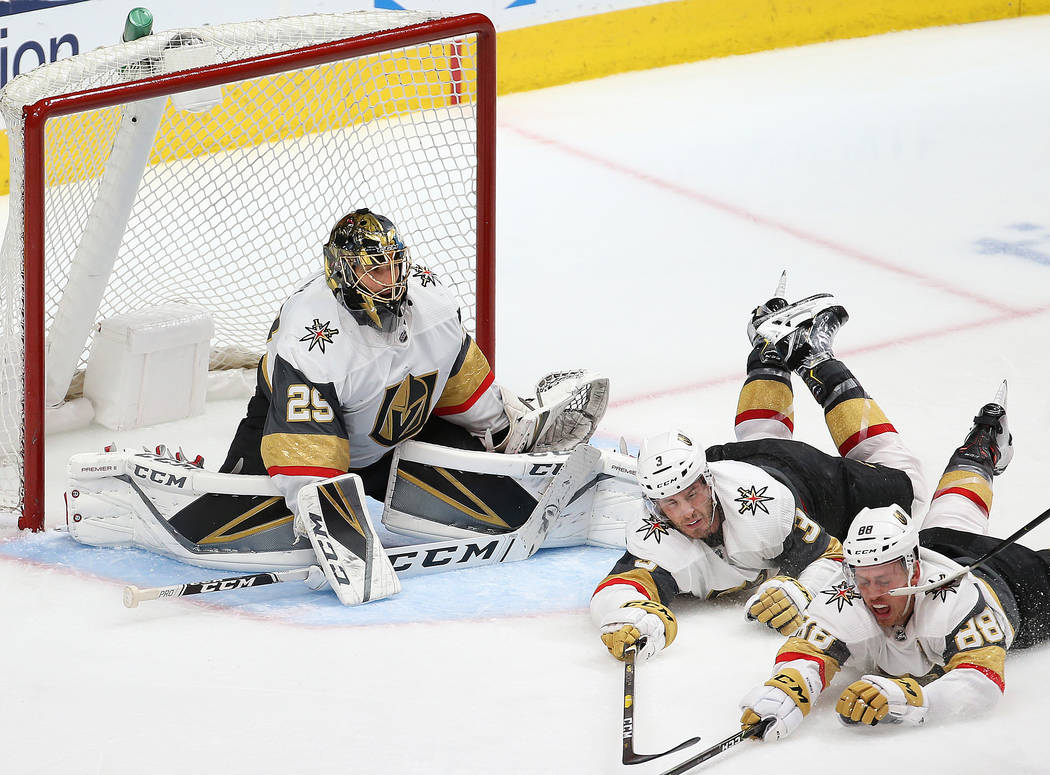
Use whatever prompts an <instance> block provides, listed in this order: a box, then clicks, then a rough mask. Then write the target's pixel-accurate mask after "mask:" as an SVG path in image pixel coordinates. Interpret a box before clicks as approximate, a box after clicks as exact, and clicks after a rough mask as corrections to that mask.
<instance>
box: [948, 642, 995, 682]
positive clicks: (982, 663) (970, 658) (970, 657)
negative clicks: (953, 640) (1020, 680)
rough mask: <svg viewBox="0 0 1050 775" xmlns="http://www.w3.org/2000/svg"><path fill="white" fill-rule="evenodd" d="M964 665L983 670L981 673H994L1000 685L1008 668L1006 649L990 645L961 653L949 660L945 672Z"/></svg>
mask: <svg viewBox="0 0 1050 775" xmlns="http://www.w3.org/2000/svg"><path fill="white" fill-rule="evenodd" d="M964 664H965V665H974V666H976V667H977V668H983V670H982V671H981V672H985V671H989V672H992V673H994V674H995V675H996V676H997V677H998V678H999V681H998V682H997V683H1000V682H1002V680H1003V672H1004V668H1005V666H1006V649H1004V648H1003V647H1002V646H996V645H990V646H981V647H979V648H975V649H966V650H965V651H960V652H959V653H958V654H956V655H955V656H954V657H952V658H951V659H949V660H948V664H946V665H945V666H944V672H945V673H947V672H949V671H951V670H955V669H956V668H957V667H959V665H964ZM986 674H987V673H986ZM993 680H994V679H993Z"/></svg>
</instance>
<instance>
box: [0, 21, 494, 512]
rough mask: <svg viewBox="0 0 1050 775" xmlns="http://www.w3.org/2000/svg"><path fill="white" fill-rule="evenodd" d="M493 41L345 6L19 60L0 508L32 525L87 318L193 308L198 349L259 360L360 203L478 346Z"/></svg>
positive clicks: (484, 311) (0, 360)
mask: <svg viewBox="0 0 1050 775" xmlns="http://www.w3.org/2000/svg"><path fill="white" fill-rule="evenodd" d="M494 59H495V37H494V32H493V30H492V26H491V23H489V22H488V20H487V19H485V18H484V17H483V16H480V15H477V14H470V15H466V16H452V17H446V16H441V15H438V14H433V13H428V12H415V11H360V12H353V13H348V14H339V15H333V14H324V15H312V16H303V17H295V18H286V19H276V20H270V21H260V22H251V23H237V24H227V25H216V26H210V27H201V28H194V29H182V30H178V31H176V32H165V33H154V34H153V35H150V36H147V37H145V38H141V39H139V40H135V41H132V42H129V43H122V44H119V45H115V46H109V47H104V48H99V49H96V50H94V51H91V52H87V53H84V54H80V55H77V56H75V57H71V58H69V59H64V60H60V61H58V62H55V63H52V64H49V65H44V66H41V67H39V68H37V69H35V70H33V71H31V72H29V73H26V74H24V75H22V76H19V77H17V78H15V79H13V80H12V81H11V82H10V83H9V84H8V85H7V87H6V88H5V89H4V91H3V93H2V94H0V110H2V113H3V116H4V121H5V123H6V126H7V130H8V135H9V140H10V147H11V196H10V211H9V222H8V228H7V232H6V235H5V239H4V244H3V253H2V259H0V260H2V261H3V273H2V277H0V305H2V310H0V509H4V510H7V511H9V513H15V514H18V515H19V517H18V524H19V526H20V527H23V528H32V529H39V528H40V527H41V526H42V524H43V522H42V520H43V465H44V456H43V444H44V422H45V411H44V407H45V405H46V406H48V407H51V406H54V405H55V404H58V403H60V402H62V401H64V400H67V399H69V398H72V397H73V396H75V394H76V389H77V383H78V379H77V376H78V374H82V372H83V369H84V368H85V365H86V363H87V357H88V354H89V351H90V350H89V348H90V344H91V337H92V334H93V332H94V331H95V326H96V324H97V323H98V322H99V321H101V320H103V319H104V318H106V317H109V316H111V315H114V314H117V313H121V312H125V311H132V310H140V309H144V308H148V307H152V306H154V305H158V304H162V303H166V302H181V303H187V304H191V305H195V306H199V307H204V308H206V309H207V310H208V311H209V312H210V313H211V315H212V317H213V319H214V324H215V334H214V337H213V339H212V357H211V367H212V368H215V369H222V368H239V367H254V365H255V363H256V362H257V360H258V358H259V356H260V354H261V352H262V350H263V348H264V346H265V341H266V336H267V332H268V330H269V327H270V325H271V323H272V321H273V319H274V318H275V316H276V314H277V311H278V310H279V308H280V305H281V304H282V303H283V301H284V300H285V299H286V298H287V297H288V295H289V294H290V293H291V292H292V291H293V290H294V289H295V288H297V287H298V286H299V285H300V284H301V283H302V281H303V280H304V279H305V278H307V277H309V276H311V275H313V274H316V273H317V272H318V271H320V270H321V269H322V267H323V259H322V254H321V246H322V245H323V243H324V242H325V240H326V239H327V236H328V232H329V231H330V229H331V227H332V225H333V224H334V223H335V221H336V220H337V219H338V218H339V217H340V216H341V215H343V214H344V213H346V212H348V211H349V210H351V209H355V208H357V207H363V206H367V207H369V208H371V209H373V210H374V211H376V212H380V213H383V214H384V215H388V216H389V217H391V218H392V219H393V220H394V221H395V223H397V224H398V227H399V229H400V230H401V232H402V234H403V235H404V236H405V239H406V242H407V243H408V244H409V245H410V246H411V249H412V257H413V261H414V262H416V263H421V264H423V265H425V266H427V267H428V268H430V269H431V270H434V271H435V272H436V273H437V274H438V275H439V276H440V277H441V279H442V281H443V283H444V284H445V285H446V286H449V287H451V288H452V289H453V290H454V292H455V293H456V294H457V296H458V297H459V299H460V301H461V303H462V305H463V316H464V323H465V325H466V326H467V328H468V330H472V331H474V332H475V335H476V338H477V340H478V342H479V344H480V345H481V347H482V349H483V350H485V351H486V352H487V353H488V354H489V356H490V358H491V357H492V355H493V353H492V348H493V345H494V332H493V330H492V325H493V320H492V313H493V308H492V304H493V300H492V296H493V288H492V252H493V244H494V239H493V227H492V220H493V177H492V176H493V171H492V163H493V160H494V152H493V148H494V117H495V82H494V79H495V61H494ZM154 126H155V129H154ZM96 286H98V287H97V288H96Z"/></svg>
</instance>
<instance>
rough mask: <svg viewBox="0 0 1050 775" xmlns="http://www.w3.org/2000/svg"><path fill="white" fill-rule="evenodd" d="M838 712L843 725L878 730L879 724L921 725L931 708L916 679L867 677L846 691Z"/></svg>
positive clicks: (836, 707)
mask: <svg viewBox="0 0 1050 775" xmlns="http://www.w3.org/2000/svg"><path fill="white" fill-rule="evenodd" d="M835 710H836V711H838V714H839V718H840V720H841V721H842V722H843V723H844V724H870V725H871V726H875V725H876V724H878V723H879V722H880V721H886V722H887V723H891V724H900V723H905V724H913V725H918V724H921V723H922V722H923V721H925V720H926V712H927V711H928V710H929V708H928V707H927V705H926V701H925V699H924V697H923V694H922V687H921V686H920V685H919V683H918V681H916V680H915V679H914V678H885V677H883V676H880V675H865V676H862V677H861V679H860V680H859V681H854V682H853V683H851V684H850V685H849V686H847V687H846V689H845V691H843V692H842V696H841V697H839V701H838V704H837V705H836V706H835Z"/></svg>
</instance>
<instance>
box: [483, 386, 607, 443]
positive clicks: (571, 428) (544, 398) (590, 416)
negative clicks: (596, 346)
mask: <svg viewBox="0 0 1050 775" xmlns="http://www.w3.org/2000/svg"><path fill="white" fill-rule="evenodd" d="M500 394H501V395H502V397H503V404H504V410H505V411H506V413H507V417H508V418H509V419H510V426H509V427H508V428H507V434H506V436H505V437H504V438H503V439H502V440H501V441H499V442H498V443H497V442H494V440H493V438H492V435H491V433H488V432H486V435H485V438H484V439H483V440H482V441H483V442H484V444H485V449H486V450H488V451H489V452H506V453H508V454H516V453H518V452H558V451H564V450H569V449H572V448H573V447H575V446H576V445H577V444H583V443H586V442H587V441H588V440H589V439H590V438H591V436H592V435H593V434H594V431H595V429H596V428H597V427H598V423H599V422H601V419H602V416H603V415H604V414H605V409H606V407H607V406H608V405H609V380H608V378H607V377H602V376H601V375H599V374H596V373H594V372H592V371H584V370H578V371H557V372H554V373H552V374H548V375H547V376H545V377H543V378H542V379H541V380H540V381H539V382H538V383H536V397H535V398H527V399H521V398H518V397H517V396H515V395H513V394H512V393H511V392H510V391H509V390H507V389H506V388H504V387H502V386H501V387H500Z"/></svg>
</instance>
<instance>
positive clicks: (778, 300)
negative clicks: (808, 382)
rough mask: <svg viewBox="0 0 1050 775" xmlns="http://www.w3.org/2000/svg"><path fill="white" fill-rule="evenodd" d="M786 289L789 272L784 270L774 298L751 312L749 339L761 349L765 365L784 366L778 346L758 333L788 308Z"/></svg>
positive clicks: (752, 344)
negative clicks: (759, 328)
mask: <svg viewBox="0 0 1050 775" xmlns="http://www.w3.org/2000/svg"><path fill="white" fill-rule="evenodd" d="M786 288H787V270H784V271H783V272H781V273H780V281H779V282H778V283H777V289H776V290H775V291H774V292H773V297H772V298H771V299H769V300H768V301H767V302H765V303H764V304H760V305H758V306H757V307H755V308H754V309H753V310H751V318H750V319H749V320H748V321H747V338H748V339H749V340H750V341H751V346H752V347H757V348H759V351H760V352H759V360H760V361H761V362H762V363H765V364H778V365H782V362H781V359H780V353H778V352H777V348H776V345H774V344H772V343H771V342H768V341H766V339H764V338H763V337H762V336H761V335H760V334H759V333H758V327H759V326H760V325H762V324H763V323H765V322H766V321H767V320H769V319H770V318H771V317H772V316H773V315H775V314H776V313H777V312H779V311H780V310H782V309H784V308H785V307H787V306H788V301H787V299H786V298H784V293H785V290H786Z"/></svg>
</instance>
